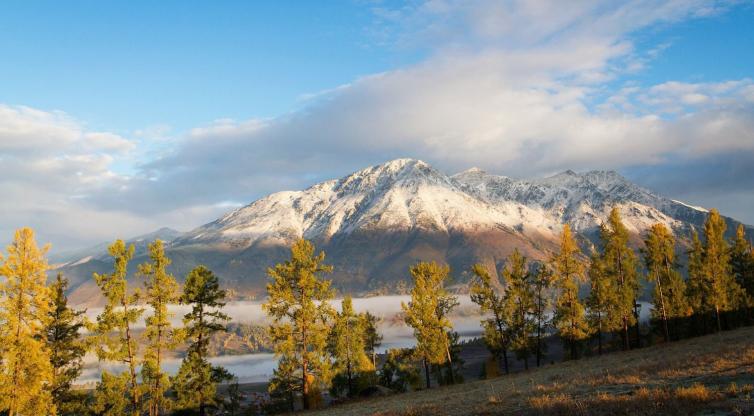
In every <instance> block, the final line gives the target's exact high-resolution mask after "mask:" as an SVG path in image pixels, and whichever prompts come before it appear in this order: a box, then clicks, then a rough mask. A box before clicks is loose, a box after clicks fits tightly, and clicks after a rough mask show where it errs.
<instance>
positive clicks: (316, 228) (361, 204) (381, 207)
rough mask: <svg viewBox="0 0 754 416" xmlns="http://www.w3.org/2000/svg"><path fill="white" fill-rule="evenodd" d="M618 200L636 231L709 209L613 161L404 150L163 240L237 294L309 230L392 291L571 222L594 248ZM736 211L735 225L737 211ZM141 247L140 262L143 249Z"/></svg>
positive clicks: (349, 286)
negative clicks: (430, 268) (444, 168)
mask: <svg viewBox="0 0 754 416" xmlns="http://www.w3.org/2000/svg"><path fill="white" fill-rule="evenodd" d="M613 206H616V207H618V208H619V209H620V211H621V214H622V215H623V218H624V221H625V223H626V225H627V226H628V228H629V229H630V230H631V231H632V232H633V233H634V235H635V236H636V240H637V242H638V238H639V236H640V235H641V233H642V232H643V231H644V230H646V228H648V227H649V226H650V225H652V224H654V223H656V222H662V223H664V224H666V225H667V226H668V227H670V228H671V229H673V230H674V232H675V233H676V234H677V235H679V236H680V237H681V238H685V237H687V236H688V235H689V233H690V231H691V230H692V229H694V228H698V227H699V226H700V225H701V224H702V223H703V221H704V218H705V217H706V210H705V209H702V208H697V207H692V206H689V205H686V204H683V203H681V202H677V201H673V200H669V199H667V198H664V197H662V196H659V195H657V194H654V193H653V192H651V191H649V190H646V189H643V188H641V187H639V186H637V185H635V184H633V183H631V182H629V181H628V180H626V179H625V178H623V177H621V176H620V175H619V174H617V173H615V172H610V171H592V172H587V173H583V174H577V173H574V172H572V171H566V172H563V173H560V174H558V175H555V176H551V177H548V178H544V179H532V180H519V179H512V178H508V177H504V176H496V175H491V174H488V173H485V172H483V171H481V170H479V169H470V170H467V171H465V172H461V173H459V174H456V175H453V176H448V175H446V174H444V173H442V172H440V171H438V170H436V169H434V168H433V167H432V166H430V165H428V164H427V163H425V162H422V161H420V160H414V159H397V160H393V161H390V162H387V163H384V164H382V165H377V166H372V167H369V168H366V169H363V170H360V171H358V172H355V173H353V174H351V175H349V176H346V177H344V178H341V179H335V180H330V181H326V182H322V183H319V184H316V185H314V186H312V187H310V188H308V189H305V190H303V191H286V192H278V193H275V194H272V195H269V196H267V197H265V198H262V199H259V200H257V201H255V202H253V203H251V204H249V205H247V206H245V207H242V208H239V209H237V210H235V211H232V212H230V213H228V214H227V215H225V216H223V217H222V218H219V219H217V220H216V221H213V222H211V223H209V224H206V225H203V226H201V227H198V228H196V229H194V230H192V231H190V232H188V233H185V234H180V235H176V238H174V239H171V241H170V242H169V250H168V251H169V255H170V256H171V257H172V258H173V272H174V273H175V274H176V275H177V276H183V275H185V273H187V272H188V270H190V269H191V268H192V267H193V266H194V265H196V264H205V265H207V266H208V267H210V268H212V269H213V270H214V271H215V272H216V273H217V274H218V275H219V276H221V277H222V278H223V281H224V283H225V284H226V285H228V286H230V287H233V288H235V289H236V290H237V291H238V293H240V294H246V295H248V296H258V295H260V294H263V291H264V283H265V279H266V276H265V269H266V268H267V267H269V266H270V265H272V264H274V263H275V262H277V261H280V260H282V259H284V258H285V256H286V254H287V246H288V245H289V244H290V243H291V242H292V241H293V240H294V239H297V238H300V237H304V238H307V239H310V240H312V241H314V242H315V243H316V244H317V246H318V248H321V249H323V250H325V251H326V253H327V260H328V262H329V263H330V264H332V265H334V266H335V272H334V273H333V276H332V277H333V280H334V282H335V286H336V287H339V288H341V289H343V290H348V291H356V292H365V291H394V290H395V288H396V285H397V282H399V281H401V280H406V279H407V267H408V266H409V265H410V264H412V263H414V262H415V261H417V260H420V259H421V260H436V261H442V262H445V263H448V264H449V265H450V266H451V267H452V269H453V275H454V279H456V281H457V282H458V283H463V282H464V281H465V280H466V278H467V275H466V273H467V272H466V271H467V270H468V269H469V267H470V266H471V264H473V263H476V262H483V263H485V264H487V265H488V266H489V267H494V268H499V267H500V266H501V264H502V262H503V261H504V259H505V257H506V256H507V255H508V254H510V252H511V251H512V250H513V249H514V248H518V249H519V250H521V251H523V252H524V253H525V254H526V255H528V256H530V257H532V258H535V259H544V258H546V257H547V256H549V251H550V250H551V249H553V248H554V245H555V241H556V237H557V235H558V233H559V232H560V230H561V228H562V225H563V224H565V223H568V224H571V226H572V227H573V229H574V230H575V231H576V232H577V234H578V235H579V236H580V237H581V242H582V245H583V248H585V249H589V248H590V246H591V244H592V243H593V242H594V241H595V239H596V236H597V231H598V227H599V224H600V223H601V222H602V221H603V220H604V219H605V218H606V217H607V214H608V213H609V211H610V209H612V207H613ZM730 222H731V227H732V226H733V225H734V223H735V221H733V220H730ZM138 252H140V253H141V256H138V255H137V259H136V261H141V258H140V257H143V249H142V250H139V251H138ZM84 260H85V259H84ZM92 260H93V261H96V262H97V263H96V264H94V263H92V261H83V260H82V261H78V262H75V264H74V263H71V264H70V265H68V266H66V267H64V268H63V269H64V271H65V272H66V273H67V274H69V275H71V276H73V277H74V279H73V280H75V281H76V282H77V283H79V284H81V286H80V289H79V292H80V293H82V294H83V293H90V292H91V289H89V290H87V289H86V287H87V285H89V286H91V283H85V282H87V281H88V280H89V276H90V275H91V271H92V269H96V268H101V267H102V266H103V265H104V264H106V263H107V260H106V259H103V258H101V257H93V258H92ZM100 263H101V264H100ZM87 273H88V275H87Z"/></svg>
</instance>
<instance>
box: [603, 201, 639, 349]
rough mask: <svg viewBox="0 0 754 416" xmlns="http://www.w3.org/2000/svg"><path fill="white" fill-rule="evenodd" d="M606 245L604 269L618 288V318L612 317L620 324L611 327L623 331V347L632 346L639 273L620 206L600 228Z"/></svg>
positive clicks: (616, 310)
mask: <svg viewBox="0 0 754 416" xmlns="http://www.w3.org/2000/svg"><path fill="white" fill-rule="evenodd" d="M600 236H601V238H602V243H603V245H604V248H603V253H602V262H603V266H604V272H605V273H606V274H607V276H608V278H610V279H611V280H612V281H613V283H614V284H613V286H612V287H613V288H614V289H615V290H616V295H617V296H616V299H615V300H616V302H617V303H616V305H615V306H616V308H614V310H613V312H614V313H616V314H617V315H618V317H619V319H609V321H611V322H613V323H615V322H616V321H619V322H620V324H619V325H620V326H617V325H616V326H614V327H611V328H609V329H610V330H619V331H621V337H622V339H623V348H624V349H626V350H628V349H630V348H631V343H630V337H629V332H628V329H629V328H630V327H631V326H633V325H635V324H637V319H636V316H635V315H634V308H635V305H636V298H637V296H638V292H639V273H638V271H637V260H636V255H635V254H634V252H633V250H631V248H630V247H629V246H628V230H627V229H626V227H625V226H624V225H623V222H622V221H621V218H620V213H619V212H618V209H617V208H613V209H612V210H611V211H610V216H609V217H608V221H607V224H603V226H602V228H601V232H600Z"/></svg>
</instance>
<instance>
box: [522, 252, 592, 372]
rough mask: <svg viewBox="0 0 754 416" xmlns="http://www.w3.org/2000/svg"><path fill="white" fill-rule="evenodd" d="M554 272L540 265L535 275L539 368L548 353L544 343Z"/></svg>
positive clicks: (536, 342) (535, 312)
mask: <svg viewBox="0 0 754 416" xmlns="http://www.w3.org/2000/svg"><path fill="white" fill-rule="evenodd" d="M552 282H553V274H552V270H550V268H549V267H547V265H545V264H540V265H539V266H538V267H537V270H536V272H534V274H533V280H532V289H533V292H534V311H533V317H534V322H535V326H536V335H535V339H536V341H535V345H534V355H535V357H536V358H537V367H539V366H540V364H541V361H542V359H544V356H545V352H546V351H547V344H546V343H545V342H544V337H545V334H546V333H547V328H548V327H549V326H550V322H548V319H547V311H548V310H549V308H550V303H551V302H550V298H551V294H550V286H552ZM582 314H583V311H582Z"/></svg>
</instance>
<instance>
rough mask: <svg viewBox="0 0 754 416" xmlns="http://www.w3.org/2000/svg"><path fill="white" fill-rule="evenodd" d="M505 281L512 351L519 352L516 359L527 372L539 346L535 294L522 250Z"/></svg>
mask: <svg viewBox="0 0 754 416" xmlns="http://www.w3.org/2000/svg"><path fill="white" fill-rule="evenodd" d="M503 279H504V280H505V285H506V291H505V307H506V309H507V310H508V312H507V314H508V316H510V323H509V325H508V327H509V331H510V337H511V338H510V339H511V347H512V348H513V350H514V351H515V352H516V357H517V358H518V359H519V360H523V361H524V369H527V370H528V369H529V357H530V356H531V354H532V351H533V350H534V344H535V342H536V339H535V337H534V336H533V333H534V330H535V327H536V324H535V322H534V318H533V312H534V307H535V304H534V290H533V285H532V280H533V279H532V274H531V273H530V272H529V270H528V264H527V260H526V257H524V256H522V255H521V253H520V252H519V251H518V249H515V250H513V253H512V254H511V255H510V256H509V257H508V261H507V263H506V265H505V268H504V269H503Z"/></svg>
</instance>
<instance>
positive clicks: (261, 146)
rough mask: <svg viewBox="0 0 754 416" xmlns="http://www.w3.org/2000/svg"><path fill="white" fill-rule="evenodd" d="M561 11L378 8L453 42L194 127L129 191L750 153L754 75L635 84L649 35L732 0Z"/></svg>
mask: <svg viewBox="0 0 754 416" xmlns="http://www.w3.org/2000/svg"><path fill="white" fill-rule="evenodd" d="M555 6H556V5H555V4H554V3H549V2H484V1H481V2H453V1H431V2H425V3H420V4H418V5H416V6H414V7H404V8H402V9H398V10H385V9H378V14H379V15H380V16H381V19H382V20H386V21H389V23H390V24H391V25H393V26H398V27H401V30H399V31H398V32H399V33H400V36H401V37H400V38H399V39H394V40H393V41H394V42H397V43H400V44H414V45H416V44H421V43H422V42H429V39H430V38H431V39H433V41H434V43H435V44H438V45H439V46H436V47H434V49H433V50H434V52H433V53H432V55H431V56H430V57H429V58H427V59H426V60H424V61H422V62H420V63H418V64H416V65H413V66H410V67H406V68H401V69H396V70H393V71H388V72H384V73H379V74H374V75H370V76H365V77H363V78H360V79H357V80H354V81H352V82H349V83H348V84H345V85H343V86H341V87H339V88H334V89H332V90H330V91H328V92H326V93H323V94H320V95H315V96H316V97H317V98H316V99H314V100H313V101H312V102H311V103H310V104H309V105H308V106H306V107H305V108H304V109H303V110H301V111H297V112H295V113H292V114H287V115H285V116H282V117H279V118H275V119H270V120H249V121H241V122H235V121H232V120H221V121H218V122H216V123H214V124H212V125H210V126H206V127H203V128H197V129H194V130H193V131H192V132H191V133H190V134H189V135H188V136H187V137H185V138H184V140H183V142H182V144H180V145H179V146H178V147H177V148H175V149H174V151H173V152H172V153H170V154H167V155H166V156H165V157H163V158H161V159H159V160H156V161H153V162H151V163H149V164H148V165H146V166H145V171H148V172H150V177H152V178H154V179H155V180H152V181H148V182H147V181H145V182H141V183H139V182H134V183H132V185H134V186H133V188H132V194H131V195H132V196H131V197H133V198H139V196H140V195H141V196H142V197H146V198H147V199H148V200H149V201H150V203H148V204H147V205H149V206H151V207H152V209H162V208H161V207H162V206H163V205H162V204H164V203H167V204H168V205H169V204H171V203H172V201H189V202H190V203H192V204H202V203H206V202H209V201H210V200H211V199H212V198H214V199H215V200H217V199H223V200H234V201H248V200H251V199H253V198H254V197H258V196H261V195H264V194H266V193H269V192H274V191H276V190H280V189H291V188H293V189H295V188H300V187H302V186H305V185H308V184H310V183H312V182H313V181H316V180H321V179H327V178H331V177H335V176H338V175H342V174H344V173H348V172H349V171H351V170H353V169H357V168H360V167H363V166H365V165H367V164H371V163H378V162H381V161H383V160H386V159H390V158H393V157H402V156H412V157H417V158H422V159H426V160H428V161H429V162H431V163H433V164H435V165H437V166H438V167H440V168H442V169H445V170H448V171H453V170H459V169H464V168H467V167H469V166H472V165H479V166H481V167H484V168H486V169H488V170H491V171H495V172H500V173H504V174H507V175H513V176H530V175H543V174H548V173H552V172H555V171H558V170H563V169H568V168H573V169H591V168H607V169H614V168H615V169H620V168H627V167H631V166H637V165H659V164H662V163H666V162H667V161H669V160H672V159H677V158H681V159H687V160H696V159H697V158H704V157H706V156H709V155H719V154H725V153H733V152H744V153H746V152H749V153H750V152H752V144H754V136H753V133H752V131H754V130H752V128H751V127H752V120H753V119H754V117H752V115H753V114H754V111H753V110H752V101H751V96H752V88H754V86H753V84H752V81H751V80H749V79H742V80H733V81H728V82H721V83H696V84H694V83H680V82H667V83H663V84H659V85H654V86H652V85H650V86H639V85H633V84H631V82H630V81H629V80H630V78H629V80H625V81H621V80H623V79H624V78H626V77H627V74H626V71H625V68H624V66H625V64H626V63H627V62H630V61H631V60H633V59H635V57H636V51H635V48H634V45H633V43H632V41H631V35H632V34H633V33H634V32H635V31H637V30H641V29H643V28H646V27H648V26H650V25H658V24H670V23H673V22H676V21H679V20H683V19H689V18H695V17H698V11H699V10H700V9H702V8H711V9H714V10H716V13H719V12H720V11H721V10H722V9H724V7H725V4H723V3H719V2H705V1H698V2H688V1H683V2H672V1H671V2H654V1H643V2H628V3H623V2H617V3H616V2H613V3H610V4H605V3H604V2H577V3H574V6H573V7H572V8H571V7H569V8H567V10H564V9H563V8H562V7H555ZM711 9H710V10H711ZM709 14H710V13H704V15H709ZM411 28H418V29H416V30H413V31H412V30H411ZM437 39H440V41H437ZM664 47H666V46H664V44H663V45H659V46H658V47H657V48H664ZM651 53H652V54H655V53H656V52H654V49H653V50H652V52H651ZM650 55H651V54H650ZM629 75H630V74H629ZM618 81H620V82H623V83H624V84H625V87H624V88H621V89H619V91H618V92H617V93H615V94H608V96H607V97H606V98H600V97H601V96H602V95H603V94H604V91H605V88H606V87H605V85H606V83H607V82H618ZM159 195H170V198H169V200H167V201H166V200H165V198H162V199H161V198H159Z"/></svg>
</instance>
